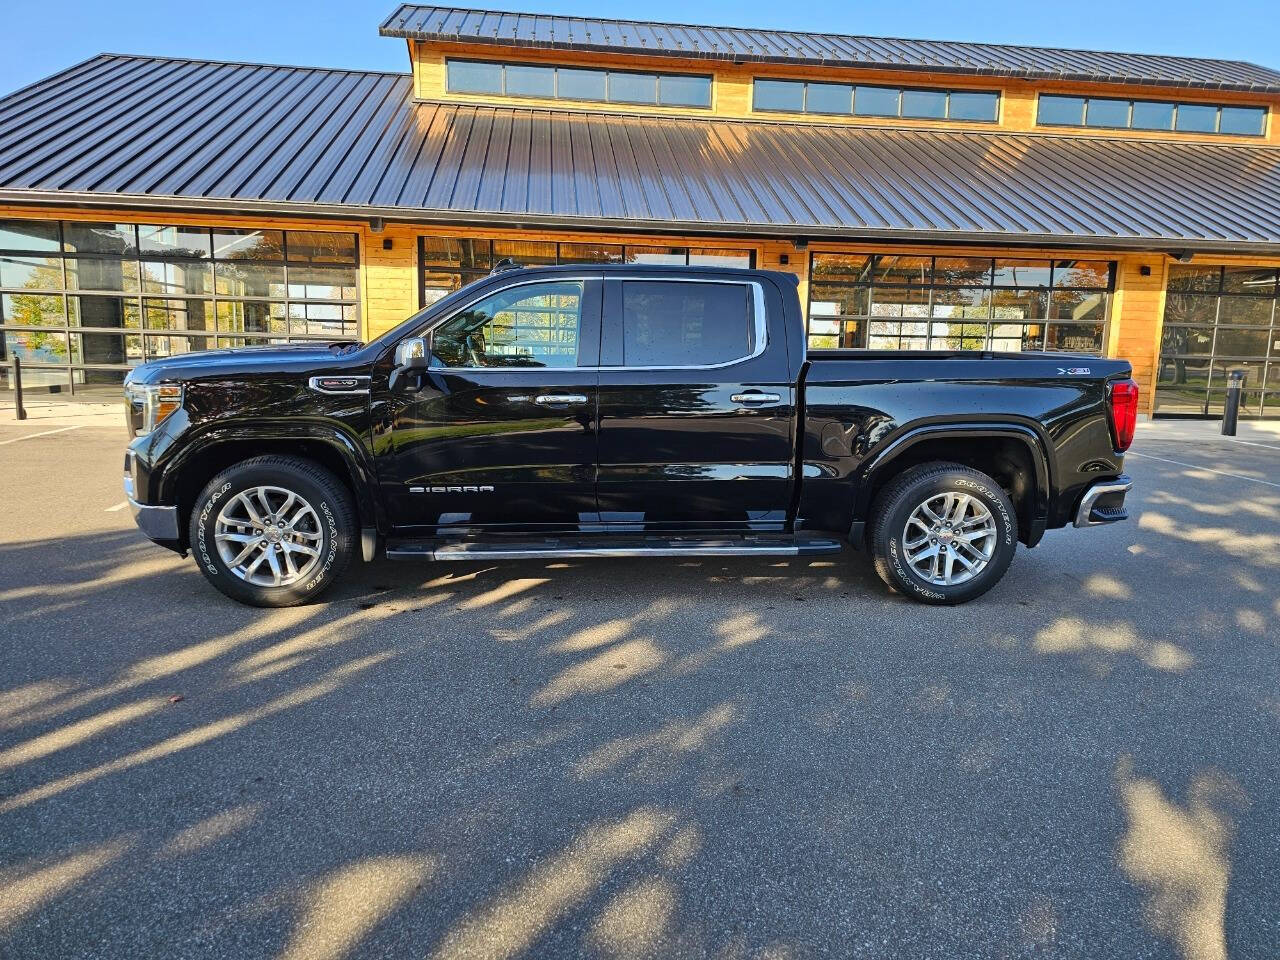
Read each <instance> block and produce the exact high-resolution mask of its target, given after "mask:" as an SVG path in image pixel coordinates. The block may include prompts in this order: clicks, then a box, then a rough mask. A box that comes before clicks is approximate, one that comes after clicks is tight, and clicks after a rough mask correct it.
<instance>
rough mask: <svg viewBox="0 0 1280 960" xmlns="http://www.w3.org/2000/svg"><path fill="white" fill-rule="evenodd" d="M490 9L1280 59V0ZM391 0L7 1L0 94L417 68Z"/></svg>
mask: <svg viewBox="0 0 1280 960" xmlns="http://www.w3.org/2000/svg"><path fill="white" fill-rule="evenodd" d="M463 5H470V6H474V7H480V8H485V9H509V10H520V11H543V12H547V13H564V14H570V15H577V16H586V15H590V16H615V17H623V18H633V19H646V20H673V21H677V22H684V23H708V24H722V25H728V26H751V27H772V28H775V29H793V30H816V31H822V32H827V33H855V34H871V35H878V36H894V37H920V38H926V39H935V40H985V41H989V42H993V43H1022V44H1037V45H1041V46H1061V47H1085V48H1089V49H1095V50H1119V51H1126V52H1136V53H1169V54H1181V55H1185V56H1195V57H1220V58H1227V59H1233V60H1249V61H1252V62H1254V63H1260V64H1263V65H1264V66H1268V67H1272V68H1276V69H1280V13H1278V12H1277V6H1276V0H1219V2H1216V3H1209V2H1206V0H1071V2H1069V3H1045V2H1032V0H879V2H875V3H867V2H862V3H859V2H851V0H844V2H841V0H807V2H805V3H790V4H787V3H777V2H776V0H775V2H769V3H765V2H761V0H700V2H696V3H691V2H688V0H684V2H682V0H645V2H644V3H633V4H625V3H602V2H601V0H510V2H509V3H483V2H479V3H472V4H463ZM395 6H396V4H395V2H394V0H341V2H339V0H303V2H295V0H290V2H273V0H215V2H213V3H207V4H206V3H184V2H181V0H114V2H107V0H0V50H2V51H3V52H2V53H0V93H7V92H9V91H11V90H14V89H16V88H18V87H20V86H23V85H25V84H28V83H31V82H32V81H35V80H38V79H40V78H41V77H44V76H47V75H49V74H51V73H54V72H55V71H57V70H60V69H62V68H63V67H66V66H69V65H70V64H73V63H76V62H77V61H80V60H83V59H85V58H86V57H90V56H92V55H94V54H96V53H102V52H111V53H145V54H158V55H162V56H184V57H203V58H209V59H220V60H249V61H261V62H264V63H291V64H307V65H316V66H327V67H363V68H371V69H379V70H407V68H408V58H407V57H406V55H405V47H404V43H403V42H402V41H399V40H393V39H390V38H387V37H379V36H378V24H379V23H381V22H382V20H383V19H384V18H385V17H386V16H387V15H388V14H390V12H391V11H392V10H393V9H394V8H395Z"/></svg>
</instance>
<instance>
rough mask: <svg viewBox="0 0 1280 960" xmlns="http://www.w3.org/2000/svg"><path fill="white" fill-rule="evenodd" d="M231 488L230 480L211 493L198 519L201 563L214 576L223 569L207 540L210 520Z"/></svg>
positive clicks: (198, 545) (197, 538) (198, 550)
mask: <svg viewBox="0 0 1280 960" xmlns="http://www.w3.org/2000/svg"><path fill="white" fill-rule="evenodd" d="M230 489H231V483H230V482H229V481H228V482H227V483H224V484H223V485H222V486H221V487H219V488H218V489H217V490H215V491H214V492H213V493H212V494H210V496H209V499H208V501H206V502H205V505H204V508H203V509H202V510H201V511H200V517H199V519H198V520H196V550H197V552H198V553H199V554H200V563H201V564H202V565H203V566H204V568H205V569H206V570H207V571H208V572H209V575H210V576H213V577H216V576H219V575H220V574H221V571H220V570H219V569H218V565H217V564H216V563H214V562H213V557H212V556H211V555H210V553H209V544H208V542H207V541H206V537H207V527H208V521H209V517H210V516H211V515H212V514H213V508H214V507H215V506H217V504H218V501H219V500H221V499H222V498H223V497H224V496H226V494H227V491H228V490H230Z"/></svg>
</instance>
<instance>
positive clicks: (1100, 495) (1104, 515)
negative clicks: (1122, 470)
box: [1075, 474, 1133, 527]
mask: <svg viewBox="0 0 1280 960" xmlns="http://www.w3.org/2000/svg"><path fill="white" fill-rule="evenodd" d="M1132 489H1133V480H1132V479H1130V478H1129V477H1127V476H1125V475H1124V474H1121V475H1120V476H1118V477H1113V478H1112V479H1110V480H1100V481H1098V482H1097V483H1095V484H1094V485H1093V486H1091V487H1090V488H1089V489H1088V490H1086V491H1085V492H1084V496H1083V497H1081V498H1080V506H1079V507H1077V508H1076V520H1075V525H1076V526H1077V527H1097V526H1101V525H1103V524H1107V523H1117V522H1119V521H1121V520H1128V519H1129V511H1128V510H1126V509H1125V506H1124V498H1125V494H1127V493H1128V492H1129V491H1130V490H1132Z"/></svg>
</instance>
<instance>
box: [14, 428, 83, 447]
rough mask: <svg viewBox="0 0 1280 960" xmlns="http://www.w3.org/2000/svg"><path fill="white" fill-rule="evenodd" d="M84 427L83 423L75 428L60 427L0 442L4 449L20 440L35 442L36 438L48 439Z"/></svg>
mask: <svg viewBox="0 0 1280 960" xmlns="http://www.w3.org/2000/svg"><path fill="white" fill-rule="evenodd" d="M83 426H84V424H83V423H77V424H76V425H75V426H71V427H59V428H58V429H57V430H42V431H41V432H40V433H29V434H27V435H26V436H25V437H13V438H11V439H9V440H0V447H3V446H4V445H5V444H6V443H17V442H18V441H19V440H34V439H35V438H36V437H48V436H52V435H53V434H55V433H66V432H67V431H68V430H79V429H80V428H81V427H83Z"/></svg>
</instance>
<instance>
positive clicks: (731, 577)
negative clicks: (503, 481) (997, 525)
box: [0, 419, 1280, 960]
mask: <svg viewBox="0 0 1280 960" xmlns="http://www.w3.org/2000/svg"><path fill="white" fill-rule="evenodd" d="M61 426H62V422H61V421H58V422H57V423H56V424H55V423H54V422H53V421H49V422H39V421H28V422H27V423H24V424H17V423H13V422H12V421H4V422H3V423H0V504H2V508H0V634H2V635H3V639H2V641H0V956H3V957H7V958H42V960H43V958H59V960H65V958H78V957H93V958H116V957H119V958H139V957H184V958H185V957H195V958H205V957H210V958H212V957H218V958H237V960H244V958H258V957H264V958H265V957H272V958H287V960H301V958H306V960H312V958H321V960H336V958H348V957H384V956H394V957H423V958H437V957H438V958H461V957H492V958H514V957H577V956H592V957H605V958H613V957H616V958H622V960H627V958H638V957H649V956H663V957H666V956H697V957H702V956H707V957H716V958H723V960H737V958H749V957H759V958H774V960H785V958H803V957H825V956H832V957H911V958H926V957H1023V956H1036V957H1039V956H1046V957H1049V956H1051V957H1081V958H1084V957H1088V958H1099V957H1125V958H1136V957H1173V958H1182V960H1217V958H1223V957H1226V956H1231V957H1242V958H1244V957H1247V958H1254V957H1257V958H1275V957H1278V956H1280V783H1278V782H1277V777H1278V774H1280V626H1278V624H1280V434H1276V433H1272V434H1261V433H1259V434H1248V436H1249V437H1250V438H1251V439H1250V440H1249V441H1248V442H1245V443H1230V442H1227V441H1224V440H1221V439H1219V438H1217V437H1215V436H1213V435H1212V434H1211V433H1210V432H1209V431H1208V430H1201V431H1199V434H1198V435H1197V433H1196V431H1195V430H1190V431H1188V430H1181V429H1174V428H1168V429H1166V428H1165V427H1163V426H1162V425H1157V426H1156V427H1151V426H1144V427H1143V428H1141V430H1140V433H1139V440H1138V442H1137V444H1136V446H1135V448H1134V449H1135V452H1136V453H1137V454H1139V455H1138V456H1134V457H1131V458H1130V460H1129V464H1128V466H1129V472H1130V473H1131V474H1132V475H1133V476H1134V477H1135V479H1136V480H1137V482H1138V488H1137V495H1136V498H1135V499H1131V504H1132V506H1133V507H1134V508H1136V509H1134V511H1133V513H1134V517H1133V519H1131V520H1130V522H1128V523H1126V524H1123V525H1120V526H1116V527H1110V528H1106V529H1100V530H1090V531H1062V532H1057V533H1051V534H1049V536H1048V537H1047V538H1046V540H1045V542H1044V543H1043V544H1042V545H1041V546H1040V547H1038V548H1037V549H1035V550H1032V551H1026V550H1022V551H1020V552H1019V554H1018V556H1017V557H1016V558H1015V560H1014V563H1013V567H1012V568H1011V570H1010V573H1009V575H1008V576H1007V577H1006V578H1005V580H1004V581H1003V582H1002V583H1001V584H1000V585H999V586H998V587H997V588H996V589H995V590H994V591H993V592H992V593H990V594H988V595H987V597H986V598H984V599H982V600H980V601H978V602H976V603H974V604H971V605H969V606H966V607H961V608H952V609H943V608H926V607H920V606H916V605H913V604H910V603H908V602H906V601H904V600H902V599H901V598H899V597H897V596H894V595H892V594H890V593H888V592H887V590H886V589H885V588H884V587H883V586H882V585H881V584H880V582H879V581H878V580H877V579H876V578H875V577H874V574H873V573H872V572H871V570H870V567H869V566H868V564H867V563H866V562H865V560H864V559H863V558H862V557H860V556H859V555H857V554H847V555H845V556H843V557H840V558H836V559H834V560H832V561H826V562H803V563H801V562H782V563H776V562H762V561H759V560H756V561H751V560H734V561H718V560H717V561H697V562H684V563H667V562H662V561H647V562H641V561H623V560H617V561H602V562H596V563H571V562H570V563H550V564H549V563H546V562H539V563H494V564H484V565H480V564H450V565H444V564H442V565H438V566H426V565H422V566H415V565H397V564H391V563H388V562H385V561H383V562H379V563H375V564H372V565H368V566H362V565H354V566H353V568H352V569H351V571H350V572H349V573H348V579H347V581H346V583H345V584H343V585H342V586H341V588H340V589H338V590H336V591H334V592H333V593H331V594H329V595H328V596H327V597H326V601H325V602H324V603H321V604H318V605H315V606H310V607H304V608H298V609H293V610H285V611H260V610H252V609H249V608H245V607H240V606H237V605H236V604H234V603H232V602H231V601H229V600H227V599H225V598H224V597H222V595H221V594H218V593H216V592H214V591H213V590H212V589H211V588H210V587H208V586H207V585H206V584H205V582H204V580H203V579H202V578H201V576H200V575H199V573H198V572H197V571H196V568H195V566H194V564H193V563H192V562H191V561H189V560H181V559H179V558H178V557H176V556H174V555H171V554H168V553H166V552H164V551H162V550H160V549H159V548H156V547H153V546H151V545H149V544H147V543H146V542H145V541H144V540H143V539H142V538H141V536H140V535H138V534H137V533H136V532H135V531H134V529H133V527H132V521H131V519H130V517H129V514H128V511H127V510H125V509H120V504H121V502H122V496H121V493H120V478H119V473H120V461H121V455H122V447H123V443H124V433H123V428H122V427H121V426H120V425H119V424H118V423H116V422H114V421H111V422H109V423H104V422H102V421H99V420H92V419H86V420H84V421H83V422H82V423H81V425H80V426H76V427H75V428H74V429H70V430H65V431H62V432H54V433H44V435H41V436H36V434H39V433H41V432H42V431H49V430H55V429H58V430H60V429H61ZM1245 436H1246V434H1245V433H1242V438H1244V437H1245ZM176 698H181V699H176ZM171 701H174V702H171Z"/></svg>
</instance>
